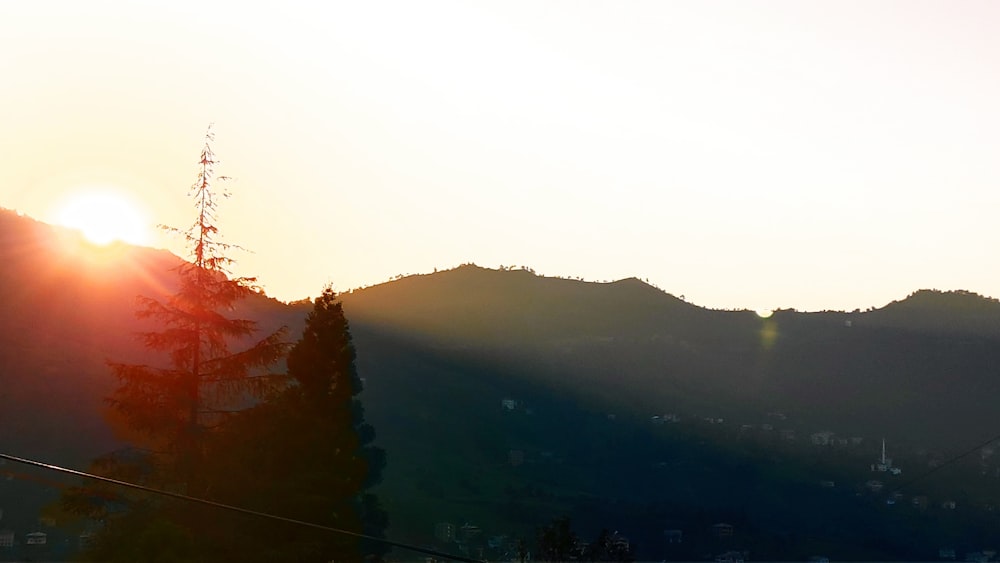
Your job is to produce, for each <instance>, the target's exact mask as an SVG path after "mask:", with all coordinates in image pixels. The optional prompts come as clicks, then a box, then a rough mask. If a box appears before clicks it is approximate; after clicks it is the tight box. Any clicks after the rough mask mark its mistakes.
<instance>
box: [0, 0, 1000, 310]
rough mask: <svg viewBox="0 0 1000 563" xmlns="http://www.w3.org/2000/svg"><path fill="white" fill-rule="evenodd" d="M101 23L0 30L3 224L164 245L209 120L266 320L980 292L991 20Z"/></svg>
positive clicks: (523, 16)
mask: <svg viewBox="0 0 1000 563" xmlns="http://www.w3.org/2000/svg"><path fill="white" fill-rule="evenodd" d="M99 6H100V7H95V6H93V5H91V4H90V3H86V2H68V1H62V2H60V1H55V2H51V3H49V2H46V3H33V2H11V3H5V4H4V5H3V6H2V7H0V50H2V52H4V53H5V56H4V57H0V70H2V71H3V72H4V73H5V74H4V75H5V76H10V77H17V79H16V80H9V81H7V82H8V84H5V87H4V88H0V104H2V105H3V107H6V108H16V111H9V112H7V114H6V115H5V121H4V126H3V127H2V128H0V147H2V148H3V151H0V154H2V155H3V157H2V160H3V162H4V165H3V166H0V206H3V207H7V208H10V209H17V210H21V211H23V212H25V213H26V214H28V215H30V216H32V217H35V218H39V219H44V218H45V217H47V216H48V215H46V211H47V210H48V209H50V208H51V206H53V205H55V204H56V202H57V201H58V200H59V198H60V197H61V194H62V193H63V192H64V190H65V189H66V188H67V186H74V185H80V184H92V183H105V184H112V185H116V186H127V187H128V188H129V189H130V190H133V193H135V194H137V195H138V196H140V197H141V200H142V201H143V202H144V204H145V205H146V206H147V208H148V209H149V210H150V216H149V221H148V225H147V226H146V228H150V225H156V224H165V225H171V226H181V227H183V226H185V225H187V224H188V221H189V220H190V207H189V206H188V202H187V201H186V199H185V195H186V190H187V188H188V187H189V186H191V184H192V182H194V180H195V173H196V167H197V154H198V150H199V149H200V147H201V139H202V135H203V134H204V131H205V128H206V127H207V126H208V125H209V124H210V123H214V131H215V133H216V135H217V143H216V145H215V146H214V149H215V151H216V154H217V155H218V158H219V160H220V163H221V164H220V166H219V168H218V170H219V173H220V174H224V175H230V176H233V177H235V178H237V179H238V181H236V182H234V183H232V184H231V185H230V186H229V188H230V189H231V191H232V194H233V197H232V198H231V199H229V200H226V201H225V202H224V203H223V204H222V205H221V206H220V219H221V220H222V222H223V223H222V224H221V232H223V233H224V234H225V237H226V239H227V240H228V241H230V242H232V243H234V244H238V245H240V246H242V247H245V248H247V249H249V250H251V251H252V254H250V253H248V254H246V255H242V256H237V257H236V259H237V260H238V266H237V269H236V271H235V272H234V273H237V274H245V275H250V276H257V277H258V278H259V279H260V281H261V283H262V284H263V285H264V287H265V289H266V291H267V292H268V294H270V295H273V296H275V297H278V298H281V299H288V300H292V299H298V298H302V297H305V296H307V295H315V294H316V292H317V291H319V289H320V288H321V287H323V285H324V284H326V283H328V282H332V283H333V285H334V286H335V287H336V288H337V289H338V290H341V291H345V290H349V289H351V288H357V287H361V286H367V285H372V284H377V283H382V282H385V281H387V280H389V279H391V278H393V277H395V276H397V275H399V274H404V275H405V274H420V273H429V272H432V271H433V270H434V269H435V268H449V267H454V266H456V265H458V264H463V263H467V262H474V263H476V264H478V265H481V266H486V267H492V268H496V267H498V266H499V265H501V264H523V265H527V266H530V267H531V268H532V269H533V270H534V271H537V272H538V273H539V274H540V275H546V276H563V277H573V278H576V277H581V278H583V279H584V280H587V281H603V280H616V279H624V278H628V277H638V278H639V279H644V280H645V279H648V280H649V281H650V283H652V284H655V285H656V286H657V287H659V288H661V289H663V290H664V291H666V292H669V293H672V294H674V295H685V296H686V298H687V300H688V301H690V302H692V303H695V304H698V305H702V306H707V307H714V308H734V309H750V310H756V309H758V308H761V307H772V308H779V307H780V308H796V309H798V310H813V311H817V310H824V309H838V310H853V309H855V308H862V309H864V308H867V307H871V306H882V305H885V304H886V303H888V302H890V301H892V300H895V299H900V298H902V297H905V296H906V295H907V294H909V293H910V292H912V291H915V290H917V289H921V288H938V289H965V290H969V291H974V292H978V293H981V294H985V295H991V296H997V295H1000V261H997V260H992V259H988V258H987V257H990V256H994V255H995V254H996V249H997V247H998V245H1000V229H998V228H997V227H996V224H997V223H996V221H995V219H994V217H995V216H996V213H997V211H998V210H1000V191H998V190H997V189H996V186H998V185H1000V167H997V166H996V162H995V161H996V155H997V154H998V150H1000V145H998V141H997V135H996V131H998V130H1000V106H998V105H997V104H996V102H995V100H997V99H1000V78H998V73H997V72H996V69H997V68H998V67H1000V38H998V37H1000V36H998V34H997V33H996V32H995V30H996V28H997V26H998V25H1000V3H996V2H978V1H970V2H961V3H949V2H941V1H930V2H917V3H914V2H907V1H903V0H887V1H886V2H877V3H868V2H836V1H833V0H820V1H816V2H797V1H788V0H778V1H775V2H755V1H748V2H742V1H735V0H722V1H720V2H708V3H706V2H695V1H690V2H650V1H643V0H637V1H635V2H624V3H612V2H592V1H579V2H567V1H561V0H552V1H542V2H523V1H506V2H489V1H487V2H454V1H449V0H431V1H428V2H416V3H413V2H392V1H389V2H384V3H377V4H371V3H365V2H332V3H324V4H312V3H305V2H293V3H292V4H291V5H290V6H289V5H283V6H285V7H284V8H283V9H281V10H275V9H271V8H262V7H258V6H256V5H253V6H251V5H246V6H242V7H241V8H240V9H239V10H233V9H231V8H229V7H227V5H226V4H225V3H204V2H193V1H188V0H178V1H176V2H170V3H167V4H164V5H158V6H157V7H156V9H153V8H150V7H148V6H145V5H144V4H143V3H130V2H123V1H116V0H112V1H110V2H107V3H100V5H99ZM262 30H266V32H263V31H262ZM93 215H94V214H92V213H90V212H88V213H85V216H86V217H87V218H88V219H86V220H87V221H90V220H91V219H90V217H92V216H93ZM763 218H766V220H764V219H763ZM81 226H82V225H81ZM264 226H266V228H264ZM88 228H90V229H94V230H95V231H96V230H98V226H97V225H93V224H90V226H89V227H88ZM104 228H105V227H104V226H103V225H102V226H101V227H100V229H104ZM128 229H132V227H128ZM127 233H132V234H127ZM92 236H95V237H98V238H100V239H102V240H107V239H108V238H110V237H113V236H119V237H126V238H127V237H129V236H135V231H126V232H125V233H123V232H119V231H116V234H111V233H108V232H106V231H105V232H103V234H97V233H96V232H94V233H93V235H92ZM166 244H170V243H166ZM168 249H169V250H171V251H173V252H175V253H181V254H183V249H182V248H180V247H179V245H178V246H168Z"/></svg>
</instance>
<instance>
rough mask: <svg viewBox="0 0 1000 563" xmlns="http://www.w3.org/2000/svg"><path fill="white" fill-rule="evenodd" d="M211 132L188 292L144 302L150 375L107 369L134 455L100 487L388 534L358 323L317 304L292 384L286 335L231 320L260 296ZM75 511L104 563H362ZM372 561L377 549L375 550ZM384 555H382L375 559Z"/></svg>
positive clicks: (87, 507)
mask: <svg viewBox="0 0 1000 563" xmlns="http://www.w3.org/2000/svg"><path fill="white" fill-rule="evenodd" d="M211 140H212V137H211V133H209V134H208V136H207V138H206V142H205V146H204V148H203V150H202V153H201V159H200V170H199V173H198V178H197V181H196V182H195V184H194V186H193V187H192V190H191V195H192V196H193V198H194V201H195V210H196V219H195V221H194V223H193V224H192V226H191V227H190V228H188V229H186V230H177V231H176V232H178V233H180V234H181V235H182V236H184V237H185V239H186V240H187V242H188V244H189V246H190V248H191V256H190V262H185V263H182V264H180V265H178V266H177V267H176V268H175V270H176V273H177V290H176V292H175V293H173V294H172V295H169V296H168V297H167V298H165V299H158V298H153V297H141V298H140V309H139V311H138V316H139V317H140V318H141V319H147V320H149V321H150V322H151V323H152V325H153V327H154V330H150V331H146V332H143V333H141V335H140V336H141V340H142V342H143V344H144V345H145V347H146V348H147V350H148V351H149V352H150V357H153V358H162V359H163V360H165V363H166V367H154V366H151V365H149V364H147V363H122V362H113V363H110V366H111V369H112V371H113V372H114V374H115V375H116V376H117V378H118V381H119V385H118V387H117V388H116V389H115V390H114V392H113V393H112V394H111V396H110V397H109V398H108V401H107V402H108V405H109V406H110V411H109V419H110V420H111V421H112V423H113V424H114V425H115V426H116V428H117V429H118V430H119V431H120V433H121V435H123V436H125V437H127V438H128V439H129V441H130V443H131V445H130V447H127V448H124V449H119V450H116V451H114V452H112V453H110V454H106V455H103V456H101V457H100V458H98V459H97V460H95V461H94V463H93V465H92V471H94V472H95V473H98V474H101V475H105V476H109V477H113V478H116V479H121V480H124V481H128V482H132V483H138V484H142V485H146V486H149V487H153V488H157V489H161V490H168V491H173V492H179V493H182V494H185V495H188V496H193V497H198V498H205V499H209V500H214V501H217V502H224V503H228V504H232V505H237V506H244V507H249V508H252V509H255V510H258V511H261V512H264V513H269V514H277V515H279V516H285V517H289V518H294V519H299V520H304V521H309V522H313V523H317V524H325V525H328V526H332V527H336V528H339V529H341V530H345V531H348V532H353V533H355V534H358V533H362V532H367V533H370V534H372V535H375V536H378V535H380V534H381V533H382V531H383V530H384V528H385V525H386V519H385V514H384V512H383V511H381V509H380V508H379V506H378V502H377V500H376V499H375V497H374V496H373V495H370V494H362V493H363V492H364V491H365V490H366V489H367V488H368V487H370V486H371V485H373V484H374V483H376V482H377V480H378V478H379V475H380V472H381V467H382V465H383V464H384V455H383V453H382V451H381V450H379V449H377V448H375V447H373V446H372V445H371V441H372V440H373V439H374V431H373V430H372V428H371V426H370V425H367V424H365V423H364V419H363V413H362V409H361V406H360V403H359V402H358V401H357V400H356V399H355V396H356V395H357V394H358V393H359V392H360V379H359V378H358V375H357V372H356V370H355V366H354V356H355V352H354V349H353V346H352V344H351V337H350V333H349V331H348V326H347V321H346V319H345V318H344V315H343V311H342V309H341V306H340V304H339V303H338V302H336V298H335V296H334V294H333V293H332V292H331V291H329V290H327V291H325V292H324V294H323V296H321V297H320V298H319V299H317V300H316V303H315V306H314V309H313V312H312V313H311V314H310V315H309V317H308V319H307V321H306V328H305V331H304V332H303V336H302V339H301V340H300V341H299V342H298V343H297V344H296V345H295V346H293V347H292V348H291V352H290V355H289V358H288V373H287V374H277V373H272V372H271V370H270V368H272V367H273V366H274V365H275V364H276V363H277V362H278V361H279V360H280V359H282V358H283V357H284V355H285V353H286V351H288V345H287V344H286V343H285V342H284V335H285V331H284V330H277V331H275V332H272V333H270V334H269V335H267V336H266V337H265V338H263V339H261V340H259V341H257V342H255V343H253V344H252V345H250V346H249V347H245V348H242V349H240V350H238V351H233V350H232V349H231V348H232V347H233V345H234V344H236V343H238V342H240V341H242V340H245V339H247V338H250V337H252V336H253V335H254V334H255V333H256V331H257V323H256V322H255V321H253V320H250V319H241V318H231V317H229V316H227V314H228V312H229V311H231V310H232V309H233V308H234V307H235V306H236V304H237V303H238V302H239V301H241V300H242V299H245V298H247V297H250V296H252V295H254V294H255V293H256V291H257V290H256V288H255V286H254V281H255V280H254V279H253V278H233V277H230V272H229V271H228V268H229V266H230V265H231V264H232V259H231V258H229V257H228V256H227V252H228V251H230V250H231V249H232V248H233V247H232V246H230V245H228V244H226V243H223V242H221V240H220V239H219V236H218V230H217V228H216V227H215V224H216V208H217V201H218V198H219V197H221V196H225V195H226V194H224V193H221V195H220V192H217V191H215V190H213V185H212V184H213V180H221V179H223V178H222V177H219V178H216V177H215V174H214V165H215V158H214V155H213V153H212V149H211V143H210V141H211ZM63 503H64V505H65V507H66V508H68V509H69V510H71V511H73V512H76V513H78V514H81V515H83V516H86V517H88V518H89V519H91V520H92V521H94V522H100V524H101V525H100V526H99V527H97V528H96V529H95V530H94V534H93V536H92V538H91V547H90V549H89V550H88V556H89V557H91V558H92V559H94V560H100V561H137V560H147V561H148V560H154V559H155V558H158V559H155V560H162V561H219V560H224V559H225V560H228V559H231V558H233V557H234V556H236V555H238V556H239V559H240V560H242V561H274V560H288V559H296V560H316V561H319V560H323V561H325V560H329V559H330V558H336V559H338V560H356V559H360V558H361V553H362V546H361V545H359V543H358V542H357V541H354V540H353V539H352V538H351V537H350V536H346V535H336V534H331V533H329V532H319V531H317V530H314V529H313V530H310V529H306V530H303V529H302V528H300V527H295V526H290V525H287V526H284V527H282V525H276V524H274V522H273V521H266V520H260V521H252V522H251V521H247V518H248V517H247V516H242V515H241V516H236V515H233V514H229V513H226V514H220V513H219V512H218V509H214V508H210V507H205V506H201V505H192V504H190V503H185V502H181V501H178V500H176V499H167V498H164V497H155V496H150V495H148V494H145V493H137V492H134V491H122V490H114V489H111V488H109V487H108V486H107V485H103V484H97V485H94V484H87V485H84V486H81V487H76V488H73V489H71V490H69V491H68V492H67V493H66V494H64V495H63ZM364 548H365V549H367V550H368V552H372V551H373V550H372V548H371V546H364ZM374 552H375V553H378V550H374ZM151 558H154V559H151Z"/></svg>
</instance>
